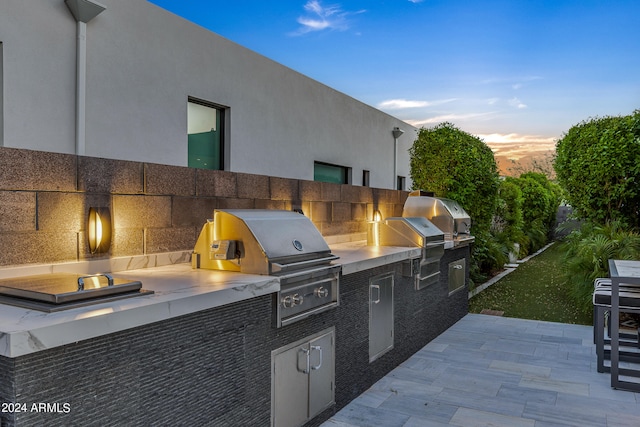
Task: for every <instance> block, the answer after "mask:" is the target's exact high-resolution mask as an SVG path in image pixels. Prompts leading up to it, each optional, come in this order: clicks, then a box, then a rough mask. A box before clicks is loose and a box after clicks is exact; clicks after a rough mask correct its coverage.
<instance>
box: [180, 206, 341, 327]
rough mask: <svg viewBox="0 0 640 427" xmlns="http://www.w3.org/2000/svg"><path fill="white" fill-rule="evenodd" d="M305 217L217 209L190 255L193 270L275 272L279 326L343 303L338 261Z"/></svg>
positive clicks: (274, 311) (279, 213)
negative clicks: (341, 301) (277, 286)
mask: <svg viewBox="0 0 640 427" xmlns="http://www.w3.org/2000/svg"><path fill="white" fill-rule="evenodd" d="M336 259H338V257H337V256H335V255H332V254H331V250H330V249H329V246H328V245H327V243H326V242H325V240H324V238H323V237H322V235H321V234H320V232H319V231H318V229H317V228H316V227H315V226H314V225H313V223H312V222H311V220H310V219H309V218H307V217H306V216H304V215H302V214H299V213H296V212H292V211H282V210H265V209H219V210H215V211H214V212H213V219H212V220H209V221H207V223H206V224H205V225H204V227H203V228H202V232H201V233H200V237H199V238H198V241H197V242H196V245H195V248H194V252H193V257H192V259H191V262H192V266H193V267H194V268H207V269H213V270H227V271H238V272H241V273H250V274H264V275H273V276H277V277H278V280H279V281H280V292H278V293H277V294H274V298H273V305H274V310H273V317H274V318H273V321H274V326H275V327H278V328H280V327H283V326H286V325H288V324H290V323H293V322H297V321H299V320H302V319H305V318H307V317H309V316H312V315H315V314H318V313H322V312H324V311H327V310H330V309H332V308H334V307H337V306H338V304H339V300H338V298H339V286H340V269H341V266H340V265H334V264H331V262H332V261H333V260H336Z"/></svg>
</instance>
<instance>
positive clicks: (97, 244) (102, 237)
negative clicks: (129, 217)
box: [87, 208, 111, 254]
mask: <svg viewBox="0 0 640 427" xmlns="http://www.w3.org/2000/svg"><path fill="white" fill-rule="evenodd" d="M87 237H88V239H89V250H90V251H91V253H92V254H95V253H96V252H99V253H104V252H108V251H109V247H110V246H111V214H110V212H109V208H89V218H88V219H87Z"/></svg>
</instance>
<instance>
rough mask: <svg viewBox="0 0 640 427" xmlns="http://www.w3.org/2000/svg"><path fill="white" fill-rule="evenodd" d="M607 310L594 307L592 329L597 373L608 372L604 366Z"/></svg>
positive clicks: (601, 307)
mask: <svg viewBox="0 0 640 427" xmlns="http://www.w3.org/2000/svg"><path fill="white" fill-rule="evenodd" d="M607 309H608V307H603V306H598V305H597V306H595V307H594V316H595V319H594V320H595V323H594V325H593V329H594V337H595V344H596V355H597V359H598V372H609V369H608V367H605V366H604V316H605V313H606V312H607Z"/></svg>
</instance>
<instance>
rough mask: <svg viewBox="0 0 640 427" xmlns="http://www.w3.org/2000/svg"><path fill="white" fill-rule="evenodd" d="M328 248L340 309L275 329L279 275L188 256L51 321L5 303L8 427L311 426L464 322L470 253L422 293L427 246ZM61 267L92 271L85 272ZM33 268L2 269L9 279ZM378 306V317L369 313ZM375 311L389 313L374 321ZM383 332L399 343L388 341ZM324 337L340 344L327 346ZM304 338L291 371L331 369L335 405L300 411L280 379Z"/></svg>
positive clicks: (1, 324)
mask: <svg viewBox="0 0 640 427" xmlns="http://www.w3.org/2000/svg"><path fill="white" fill-rule="evenodd" d="M331 251H332V253H333V254H335V255H337V256H339V257H340V259H338V260H337V261H335V264H340V265H341V270H342V271H341V273H340V285H339V299H338V302H339V304H338V306H337V307H335V308H331V309H329V310H325V311H322V312H319V313H317V314H314V315H312V316H309V317H306V318H304V319H301V320H299V321H296V322H295V323H291V324H288V325H285V326H282V327H279V328H278V327H275V326H274V320H273V319H274V298H275V295H277V293H278V292H279V291H280V283H279V280H278V279H277V278H276V277H273V276H263V275H253V274H243V273H236V272H227V271H212V270H194V269H192V268H191V263H188V262H186V261H187V260H186V259H184V257H185V254H178V256H177V259H178V260H179V262H178V263H176V264H169V265H163V266H156V267H151V268H139V269H133V270H126V271H115V270H113V275H114V276H116V277H123V278H129V279H133V280H139V281H140V282H142V286H143V288H144V289H146V290H150V291H153V292H154V293H153V294H152V295H142V296H138V297H133V298H128V299H123V300H118V301H113V302H108V303H101V304H96V305H90V306H86V307H79V308H73V309H69V310H64V311H59V312H53V313H45V312H41V311H36V310H29V309H25V308H20V307H14V306H9V305H4V304H3V305H0V379H1V380H2V381H0V403H1V404H2V412H0V420H1V421H0V422H1V425H2V426H3V427H4V426H7V427H8V426H40V425H48V426H68V425H82V426H88V425H96V426H105V425H118V426H121V425H213V426H225V425H229V426H239V425H243V426H244V425H255V426H264V425H269V424H270V423H272V422H273V420H274V414H275V413H279V414H281V413H283V412H284V413H286V412H289V410H291V411H297V410H298V409H297V408H295V409H294V406H298V405H302V406H304V408H302V409H300V410H301V411H302V412H305V411H307V414H309V412H308V411H310V409H309V408H319V409H318V410H319V411H320V412H319V413H318V414H317V415H316V414H314V413H311V415H310V416H309V418H310V420H309V422H308V423H307V425H318V424H320V423H321V422H322V421H324V420H326V419H328V418H329V417H330V416H331V415H332V414H334V413H335V412H336V411H337V410H338V409H340V408H342V407H343V406H345V405H346V404H347V403H348V402H349V401H350V400H352V399H353V398H355V397H356V396H358V395H359V394H361V393H362V392H363V391H364V390H366V389H367V388H368V387H369V386H370V385H372V384H373V383H374V382H375V381H376V380H377V379H379V378H380V377H382V376H383V375H384V374H386V373H387V372H389V371H390V370H391V369H392V368H394V367H395V366H397V365H398V364H399V363H401V362H402V361H404V360H405V359H406V358H408V357H409V356H410V355H411V354H413V353H415V352H416V351H417V350H419V349H420V348H422V347H423V346H424V345H426V344H427V343H428V342H429V341H431V340H432V339H433V338H435V337H436V336H438V335H439V334H440V333H441V332H443V331H444V330H446V329H447V328H448V327H449V326H451V325H452V324H454V323H455V322H456V321H457V320H458V319H460V318H461V317H463V316H464V315H465V314H466V313H467V307H468V305H467V292H466V284H467V282H468V265H469V262H468V261H469V246H468V245H467V244H464V243H463V244H460V245H457V246H453V247H449V248H446V250H445V251H444V255H443V257H442V258H441V260H440V270H441V274H440V280H439V283H436V284H432V285H429V286H427V287H425V288H422V289H420V290H416V288H415V286H414V283H415V280H414V279H415V278H414V277H411V276H410V275H409V274H408V273H407V268H406V267H407V264H408V263H409V262H410V260H412V259H416V258H419V257H420V251H421V249H420V248H409V247H378V246H375V247H372V246H367V245H366V244H365V242H362V241H358V242H352V243H341V244H334V245H331ZM460 260H466V263H462V265H464V266H465V267H464V286H463V287H461V288H456V289H454V290H453V291H452V290H451V287H450V283H449V266H450V264H452V263H453V264H454V265H460V264H459V261H460ZM456 263H457V264H456ZM134 264H135V262H134ZM152 265H158V264H152ZM51 268H52V269H54V270H56V271H62V270H65V269H66V272H77V273H86V272H87V271H85V270H86V268H87V264H86V263H84V264H82V265H81V266H80V265H79V266H77V267H74V266H73V265H72V264H69V265H57V266H53V267H51ZM74 268H78V269H79V271H74ZM25 271H28V270H26V268H15V269H11V268H5V269H2V270H0V278H3V279H5V278H7V277H11V274H12V272H17V273H18V275H25ZM30 271H35V272H36V273H32V274H40V273H41V272H43V271H46V272H53V271H50V270H49V268H48V267H42V266H41V267H39V268H31V270H30ZM380 303H381V304H382V306H383V307H384V308H383V309H382V310H377V309H375V308H374V309H372V308H371V307H373V306H376V305H380ZM374 310H376V313H381V314H379V318H376V319H373V320H371V319H370V314H371V313H373V312H374ZM389 313H390V315H391V317H390V318H391V321H390V322H389V320H388V319H389ZM376 316H378V315H376ZM385 319H386V320H385ZM371 322H374V323H371ZM372 324H373V325H374V327H373V328H371V325H372ZM379 329H382V330H388V331H390V335H387V334H384V336H382V337H379V336H378V335H379V334H378V332H377V331H378V330H379ZM373 335H375V336H373ZM326 337H330V339H329V343H328V345H329V346H330V348H325V349H324V350H317V348H318V347H320V344H318V343H322V345H324V343H325V341H316V340H321V339H325V338H326ZM307 341H308V342H309V343H310V346H311V347H310V349H309V350H307V353H304V352H303V353H299V352H298V354H299V355H302V356H304V355H305V354H306V355H309V354H310V355H311V360H310V359H309V358H307V359H306V362H307V364H308V366H304V365H305V362H304V360H302V362H300V361H298V362H295V365H294V367H293V369H294V370H295V371H306V372H307V373H310V374H311V375H310V378H311V379H310V380H309V381H315V380H314V379H313V373H314V372H316V371H320V372H325V371H326V370H327V369H330V370H332V371H333V372H329V375H332V378H333V380H332V381H330V384H331V388H332V390H333V393H332V395H331V396H329V399H330V401H329V402H327V404H324V403H321V404H320V405H318V404H317V402H313V399H314V396H313V394H312V395H310V396H306V397H305V396H303V397H302V398H303V399H307V400H308V401H305V403H302V404H300V403H299V401H300V399H301V397H300V396H298V395H295V396H286V395H285V396H282V395H281V391H282V390H284V391H285V392H286V391H287V390H289V387H288V385H287V384H282V381H280V380H278V379H277V378H274V375H273V374H272V372H274V363H275V362H274V360H278V357H279V356H280V355H286V354H287V353H286V350H287V349H288V348H289V347H291V346H292V345H298V344H300V345H304V343H305V342H307ZM373 341H375V345H374V346H373V347H372V344H371V343H372V342H373ZM316 344H318V345H316ZM332 353H333V354H332ZM321 366H323V367H324V368H323V369H320V368H321ZM325 380H326V379H321V380H320V382H322V381H325ZM296 387H297V386H296V385H293V384H292V385H291V389H294V390H295V389H296ZM305 388H306V387H305ZM313 388H314V387H313V384H312V385H310V386H309V387H308V390H313ZM274 390H275V392H274ZM274 393H278V398H277V399H275V397H274ZM325 398H326V396H325ZM276 400H277V401H278V402H279V403H277V404H276V403H274V401H276ZM282 402H285V403H284V404H283V403H282ZM287 402H289V403H290V405H289V404H288V403H287ZM334 402H335V403H334ZM282 405H286V406H288V407H290V408H283V407H282ZM275 423H276V424H277V425H283V424H286V423H285V422H284V421H280V420H278V419H277V420H276V421H275Z"/></svg>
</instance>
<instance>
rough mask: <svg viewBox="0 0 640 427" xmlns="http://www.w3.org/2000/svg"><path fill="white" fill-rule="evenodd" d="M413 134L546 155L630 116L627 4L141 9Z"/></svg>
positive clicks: (632, 30) (632, 67)
mask: <svg viewBox="0 0 640 427" xmlns="http://www.w3.org/2000/svg"><path fill="white" fill-rule="evenodd" d="M151 2H152V3H155V4H157V5H158V6H161V7H163V8H165V9H167V10H169V11H171V12H173V13H175V14H177V15H180V16H182V17H184V18H186V19H188V20H190V21H193V22H194V23H196V24H198V25H201V26H203V27H205V28H208V29H210V30H211V31H213V32H215V33H217V34H219V35H221V36H223V37H225V38H227V39H230V40H232V41H234V42H236V43H239V44H241V45H243V46H245V47H247V48H249V49H251V50H253V51H256V52H258V53H260V54H262V55H264V56H266V57H268V58H271V59H273V60H275V61H277V62H279V63H281V64H283V65H285V66H287V67H289V68H292V69H294V70H296V71H299V72H301V73H302V74H305V75H307V76H309V77H311V78H313V79H315V80H318V81H320V82H322V83H324V84H326V85H328V86H331V87H333V88H334V89H337V90H339V91H341V92H344V93H346V94H347V95H349V96H351V97H353V98H356V99H358V100H360V101H362V102H365V103H366V104H369V105H371V106H374V107H376V108H378V109H380V110H383V111H385V112H387V113H389V114H391V115H393V116H395V117H398V118H400V119H402V120H405V121H407V122H409V123H411V124H413V125H414V126H416V127H422V126H424V127H432V126H435V125H436V124H438V123H441V122H443V121H448V122H451V123H453V124H454V125H456V126H457V127H459V128H460V129H462V130H464V131H466V132H469V133H471V134H474V135H478V136H480V137H481V138H483V139H484V140H485V141H486V142H487V143H488V144H489V145H491V146H492V147H495V146H496V145H497V144H504V147H507V146H510V147H515V148H518V149H520V150H522V149H531V150H535V149H541V148H542V149H548V148H549V147H553V144H554V142H555V141H556V140H557V139H558V138H560V137H562V134H563V133H564V132H566V131H567V130H569V128H570V127H571V126H573V125H575V124H577V123H579V122H580V121H582V120H586V119H588V118H590V117H595V116H606V115H620V114H630V113H631V112H632V111H633V110H635V109H638V108H640V1H638V0H608V1H596V0H529V1H525V0H375V1H358V0H336V1H331V0H327V1H324V0H323V1H320V0H299V1H298V0H283V1H269V2H266V1H255V0H244V1H243V0H233V1H229V0H225V1H222V0H151Z"/></svg>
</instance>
